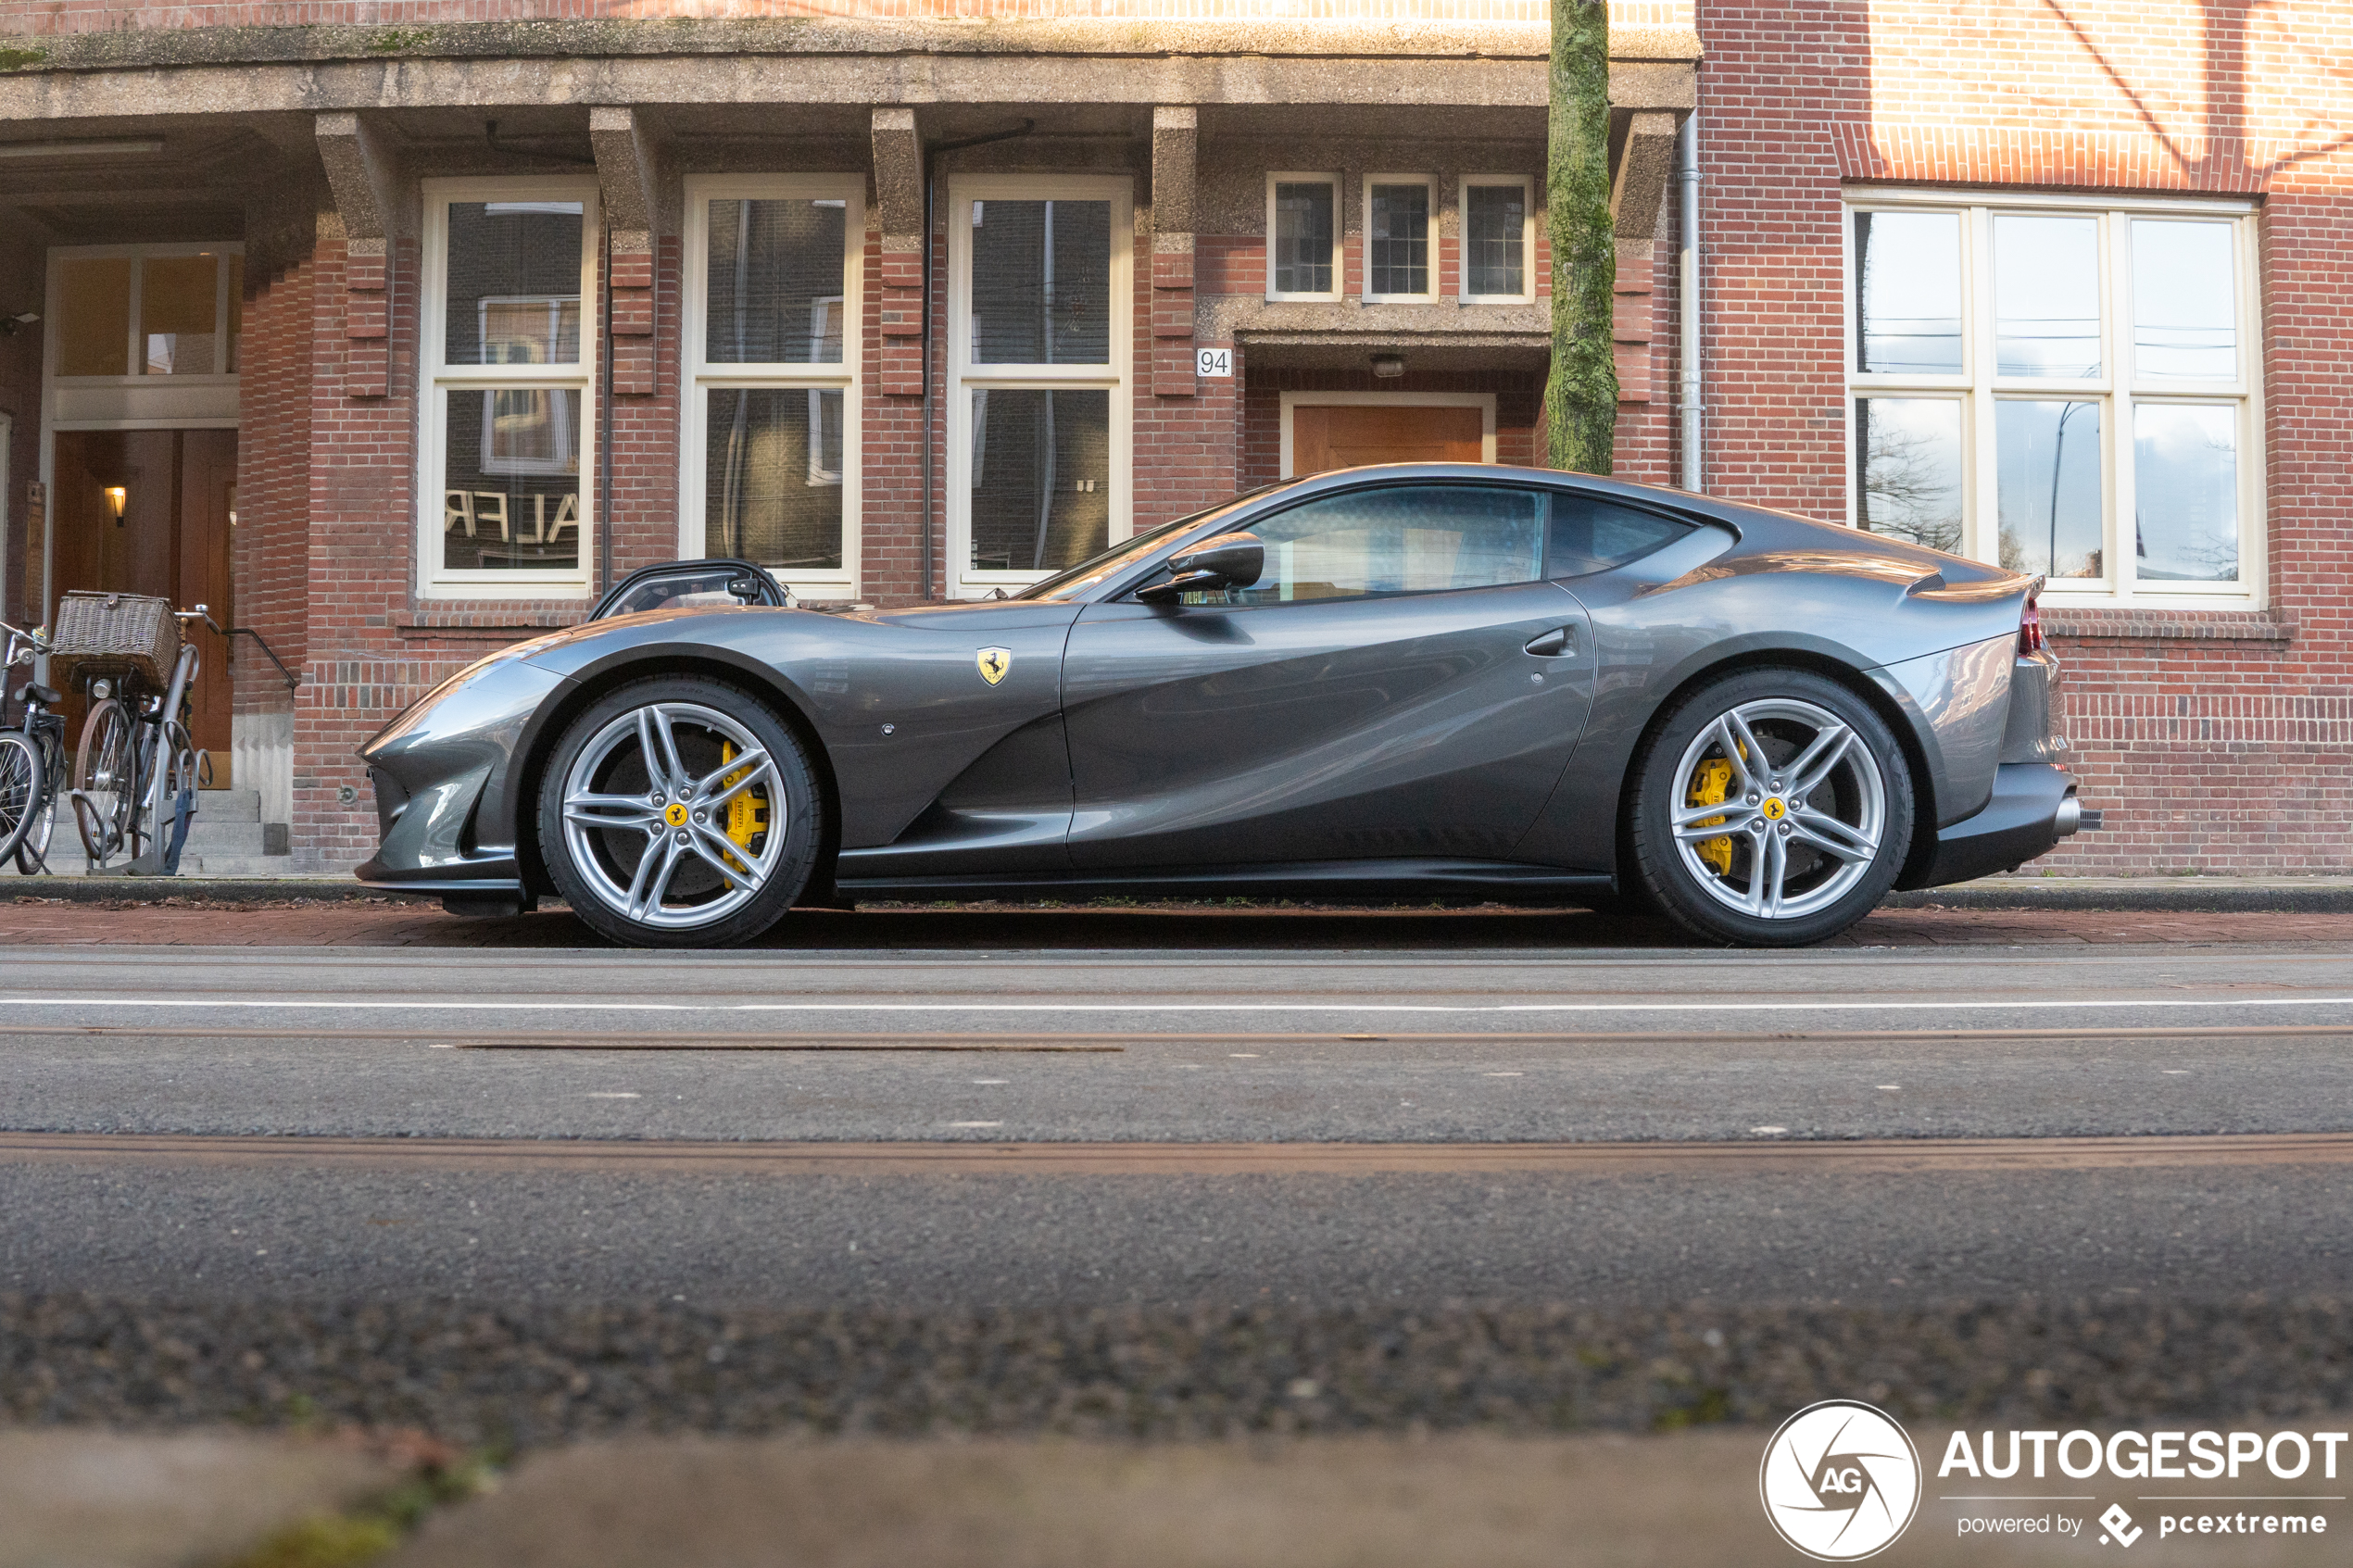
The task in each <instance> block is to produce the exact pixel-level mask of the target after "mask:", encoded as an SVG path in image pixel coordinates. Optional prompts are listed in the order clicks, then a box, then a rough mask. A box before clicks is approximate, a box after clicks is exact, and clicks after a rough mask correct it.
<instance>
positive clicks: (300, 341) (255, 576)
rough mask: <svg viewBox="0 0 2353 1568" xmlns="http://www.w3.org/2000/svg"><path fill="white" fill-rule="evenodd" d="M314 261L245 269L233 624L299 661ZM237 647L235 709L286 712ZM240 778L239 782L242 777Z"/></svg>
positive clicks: (252, 653)
mask: <svg viewBox="0 0 2353 1568" xmlns="http://www.w3.org/2000/svg"><path fill="white" fill-rule="evenodd" d="M316 272H317V262H316V258H315V257H311V256H309V255H305V256H302V257H299V258H297V259H295V260H292V261H290V262H288V263H287V264H286V265H285V266H283V268H280V269H278V270H274V271H271V272H270V273H269V274H267V275H263V274H261V273H258V272H257V271H255V270H252V269H251V268H250V267H249V268H248V270H247V271H246V273H245V341H244V344H243V346H242V348H241V349H240V359H239V364H240V367H241V374H240V376H239V378H238V389H237V406H238V424H239V428H238V433H237V533H236V540H235V545H234V558H233V560H232V562H231V564H230V571H231V572H232V574H233V581H234V583H235V584H236V614H237V623H238V624H239V625H241V626H250V627H252V628H253V629H254V630H255V631H256V632H258V633H260V634H261V636H262V637H263V638H264V639H265V640H267V641H268V643H269V644H270V646H271V648H272V649H273V650H274V651H275V652H276V653H277V655H278V657H279V658H280V659H284V660H285V661H286V663H287V665H288V666H290V667H291V668H293V669H294V670H296V671H300V670H301V668H302V663H303V658H304V651H305V646H306V644H305V638H306V634H307V633H308V615H307V613H306V610H307V608H308V596H309V576H310V571H309V563H310V418H311V395H312V393H311V355H310V346H311V333H312V329H313V325H314V316H315V313H316V310H317V297H316V296H317V287H316V283H317V276H316ZM238 641H239V643H240V645H241V646H238V647H236V648H234V649H233V650H232V654H231V658H232V659H233V665H232V668H233V669H234V671H236V696H235V704H236V711H238V712H240V713H263V712H283V710H284V709H286V708H287V707H288V706H289V705H290V702H291V701H292V697H291V695H290V694H289V693H288V692H287V690H286V687H285V682H284V680H283V677H281V676H280V675H279V673H278V671H277V668H276V667H275V666H274V665H272V664H271V662H270V661H269V660H268V659H265V658H263V657H262V656H261V653H260V651H259V650H258V649H257V648H255V647H254V646H252V645H251V644H250V643H249V642H247V641H246V640H245V639H243V638H240V639H238ZM241 782H242V781H241Z"/></svg>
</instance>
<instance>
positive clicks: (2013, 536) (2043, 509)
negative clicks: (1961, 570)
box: [1994, 398, 2106, 577]
mask: <svg viewBox="0 0 2353 1568" xmlns="http://www.w3.org/2000/svg"><path fill="white" fill-rule="evenodd" d="M1994 447H1995V452H1994V463H1995V466H1996V470H1997V474H1998V482H1997V483H1998V489H1999V495H1998V496H1997V498H1996V503H1995V504H1996V506H1997V508H1999V511H2000V513H2001V528H2002V565H2004V566H2005V567H2007V568H2008V569H2009V570H2010V571H2033V572H2041V573H2043V574H2045V576H2049V577H2100V576H2104V575H2105V574H2106V563H2105V561H2104V559H2103V557H2102V550H2101V543H2100V532H2101V531H2100V519H2101V515H2102V514H2101V486H2100V406H2099V405H2098V404H2097V403H2088V402H2060V401H2057V400H2052V401H2040V400H2037V401H2023V400H2011V399H2007V398H2006V399H2004V400H2003V401H2001V402H1998V403H1996V404H1994Z"/></svg>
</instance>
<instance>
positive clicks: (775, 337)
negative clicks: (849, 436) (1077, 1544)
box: [703, 201, 849, 365]
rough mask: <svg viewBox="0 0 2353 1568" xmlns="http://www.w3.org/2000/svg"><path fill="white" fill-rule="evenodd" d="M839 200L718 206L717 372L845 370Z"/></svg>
mask: <svg viewBox="0 0 2353 1568" xmlns="http://www.w3.org/2000/svg"><path fill="white" fill-rule="evenodd" d="M848 222H849V207H848V205H847V204H846V203H843V202H838V201H715V202H712V203H711V257H710V260H709V263H708V265H707V266H706V268H705V270H704V274H703V277H704V283H705V285H706V290H707V294H708V302H707V304H706V307H705V310H704V319H703V334H704V335H703V358H705V359H706V360H707V361H709V362H710V363H711V364H714V365H771V364H794V365H838V364H840V363H841V302H842V295H843V292H844V291H843V288H842V278H841V273H842V245H843V240H844V235H843V229H844V227H845V226H846V225H847V224H848Z"/></svg>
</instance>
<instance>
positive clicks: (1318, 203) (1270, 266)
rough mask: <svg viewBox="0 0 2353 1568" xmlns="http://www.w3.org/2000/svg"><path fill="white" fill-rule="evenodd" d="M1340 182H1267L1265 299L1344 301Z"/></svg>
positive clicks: (1313, 177)
mask: <svg viewBox="0 0 2353 1568" xmlns="http://www.w3.org/2000/svg"><path fill="white" fill-rule="evenodd" d="M1339 252H1340V177H1339V176H1338V175H1336V174H1270V175H1268V176H1267V178H1266V297H1267V298H1268V299H1338V298H1339V297H1340V254H1339Z"/></svg>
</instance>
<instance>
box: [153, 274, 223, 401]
mask: <svg viewBox="0 0 2353 1568" xmlns="http://www.w3.org/2000/svg"><path fill="white" fill-rule="evenodd" d="M219 286H220V262H219V261H218V260H217V259H216V258H215V257H209V256H153V257H147V259H146V260H145V261H144V262H142V263H141V264H140V268H139V341H140V344H141V345H142V354H141V359H142V364H141V367H140V368H141V370H143V371H145V373H146V374H148V375H151V376H208V375H211V374H213V373H214V372H215V371H216V370H218V369H219V361H218V360H217V359H216V358H214V352H215V350H216V349H217V348H218V347H219V345H218V343H217V342H216V341H215V339H216V337H217V336H218V333H217V332H215V330H214V329H215V328H217V327H218V326H219V325H220V314H219V311H218V309H217V307H218V306H219V304H220V297H219V295H218V293H217V291H218V289H219Z"/></svg>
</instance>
